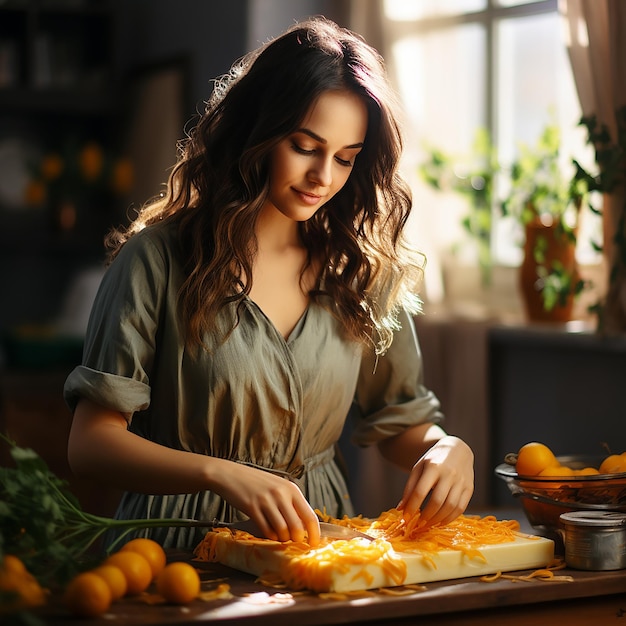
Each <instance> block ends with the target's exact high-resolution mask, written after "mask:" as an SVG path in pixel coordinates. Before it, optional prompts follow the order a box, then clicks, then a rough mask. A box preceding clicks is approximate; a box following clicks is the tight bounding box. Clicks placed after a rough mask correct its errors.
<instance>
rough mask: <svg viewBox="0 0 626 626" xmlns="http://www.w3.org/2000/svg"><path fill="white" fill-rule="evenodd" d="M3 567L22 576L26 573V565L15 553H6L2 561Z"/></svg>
mask: <svg viewBox="0 0 626 626" xmlns="http://www.w3.org/2000/svg"><path fill="white" fill-rule="evenodd" d="M2 569H3V570H4V571H6V572H11V573H13V574H18V575H20V576H22V575H24V574H26V571H27V570H26V566H25V565H24V563H22V561H21V560H20V559H18V558H17V557H16V556H15V555H13V554H5V555H4V559H3V561H2Z"/></svg>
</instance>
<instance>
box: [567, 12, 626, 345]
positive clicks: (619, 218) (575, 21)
mask: <svg viewBox="0 0 626 626" xmlns="http://www.w3.org/2000/svg"><path fill="white" fill-rule="evenodd" d="M559 10H560V12H561V14H562V15H563V17H564V19H565V24H566V32H567V35H568V51H569V56H570V60H571V64H572V69H573V72H574V80H575V81H576V88H577V91H578V97H579V100H580V104H581V107H582V110H583V114H584V115H586V116H588V115H595V116H596V117H597V119H598V122H599V123H600V124H604V125H606V127H607V128H608V130H609V132H610V134H611V137H613V138H614V139H615V138H616V137H617V135H618V133H619V132H621V133H625V132H626V128H623V127H622V128H621V129H620V128H618V119H617V116H616V111H617V110H618V109H619V108H621V107H625V106H626V2H624V1H623V0H560V2H559ZM622 168H623V171H622V175H621V184H620V185H619V186H618V187H617V188H616V189H615V190H614V191H613V192H612V193H610V194H605V196H604V203H603V214H604V215H603V220H604V253H605V259H606V262H607V266H608V267H609V268H615V274H614V276H613V278H612V279H610V280H609V284H608V288H607V296H606V306H605V316H604V317H605V319H604V330H605V331H606V332H608V333H621V332H624V331H626V259H624V254H625V252H626V251H624V250H622V251H621V253H620V250H618V249H617V247H616V246H615V245H614V241H615V236H616V234H621V237H622V240H624V237H626V232H624V230H625V229H626V226H625V223H626V190H625V188H624V187H625V184H624V181H625V178H626V159H624V158H622ZM620 229H621V233H618V230H620Z"/></svg>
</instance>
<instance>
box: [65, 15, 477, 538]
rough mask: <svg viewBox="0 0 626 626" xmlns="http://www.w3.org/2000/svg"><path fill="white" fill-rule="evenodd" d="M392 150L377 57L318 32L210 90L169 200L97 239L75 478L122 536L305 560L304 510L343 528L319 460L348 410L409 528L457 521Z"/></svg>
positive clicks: (329, 473)
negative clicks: (238, 526) (385, 470)
mask: <svg viewBox="0 0 626 626" xmlns="http://www.w3.org/2000/svg"><path fill="white" fill-rule="evenodd" d="M400 152H401V139H400V133H399V128H398V124H397V122H396V117H395V114H394V111H393V99H392V97H391V92H390V89H389V87H388V85H387V83H386V79H385V74H384V69H383V64H382V61H381V59H380V58H379V56H378V55H377V53H376V52H375V51H374V50H373V49H372V48H370V47H369V46H368V45H367V44H365V43H364V42H363V41H362V39H360V38H359V37H358V36H355V35H354V34H352V33H351V32H349V31H346V30H342V29H340V28H338V27H337V26H336V25H335V24H333V23H332V22H330V21H327V20H325V19H323V18H317V19H313V20H308V21H306V22H303V23H301V24H297V25H295V26H294V27H292V28H291V29H290V30H289V31H287V32H286V33H285V34H284V35H283V36H281V37H279V38H278V39H276V40H275V41H273V42H271V43H269V44H267V45H265V46H262V47H261V48H260V49H259V50H257V51H256V52H253V53H251V54H250V55H249V56H248V57H246V58H244V59H243V60H242V61H241V62H240V63H239V64H237V65H236V66H234V67H233V69H232V71H231V73H230V74H229V75H228V76H226V77H224V78H223V80H221V81H219V82H217V83H216V85H215V90H214V94H213V96H212V98H211V100H210V101H209V103H208V105H207V109H206V111H205V113H204V114H203V116H202V117H201V119H200V120H199V122H198V124H197V126H196V127H195V129H194V130H193V131H192V132H191V134H190V136H189V138H188V140H187V142H186V144H185V145H184V149H183V150H182V152H181V157H180V159H179V161H178V163H177V165H176V166H175V168H174V169H173V171H172V174H171V176H170V180H169V182H168V186H167V192H166V193H165V194H164V196H163V197H161V198H159V199H157V200H156V201H154V202H153V203H151V204H148V205H147V206H146V207H144V208H143V210H142V211H141V212H140V214H139V216H138V218H137V219H136V220H135V221H134V222H133V223H132V224H131V225H130V227H129V228H128V229H127V230H126V231H125V232H117V233H115V235H116V237H113V238H112V240H111V243H112V254H111V263H110V266H109V268H108V270H107V273H106V275H105V277H104V279H103V282H102V285H101V287H100V291H99V294H98V296H97V298H96V301H95V303H94V307H93V311H92V315H91V319H90V323H89V328H88V331H87V338H86V344H85V351H84V357H83V364H82V365H81V366H79V367H77V368H76V369H75V370H74V371H73V372H72V373H71V374H70V376H69V377H68V380H67V382H66V385H65V397H66V399H67V401H68V403H69V405H70V406H71V407H72V408H73V409H74V420H73V425H72V430H71V434H70V440H69V459H70V463H71V466H72V468H73V470H74V471H75V472H76V473H77V474H80V475H83V476H86V477H91V478H97V479H99V480H102V478H103V477H106V479H107V481H108V482H109V483H110V484H111V485H114V486H116V487H120V488H122V489H124V490H125V491H126V493H125V495H124V497H123V499H122V502H121V504H120V507H119V510H118V513H117V516H118V517H121V518H144V517H178V516H180V517H186V518H197V519H209V520H211V519H214V518H218V519H220V520H224V521H233V520H237V519H243V518H245V517H250V518H251V519H252V520H253V521H254V522H255V523H256V525H257V527H258V528H259V530H260V532H261V533H263V535H265V536H266V537H269V538H274V539H278V540H280V541H286V540H289V539H293V540H297V541H301V540H304V539H308V541H309V542H310V543H311V544H312V545H316V544H317V543H318V541H319V525H318V518H317V516H316V514H315V512H314V508H320V509H325V510H326V512H327V513H329V514H331V515H335V516H343V515H344V514H347V515H353V510H352V506H351V503H350V498H349V495H348V493H347V491H348V490H347V488H346V483H345V481H344V477H343V475H342V473H341V472H340V471H339V469H338V466H337V464H336V463H335V460H334V449H335V444H336V443H337V441H338V439H339V436H340V434H341V431H342V428H343V425H344V421H345V418H346V415H347V414H348V412H349V410H350V408H351V405H352V403H353V400H355V402H356V406H358V409H359V413H360V417H359V418H358V420H357V424H356V426H355V433H354V439H355V441H356V443H358V444H360V445H371V444H374V443H376V444H378V446H379V448H380V450H381V452H382V453H383V454H384V455H385V456H386V457H387V458H389V459H391V460H392V461H393V462H395V463H397V464H399V465H401V466H402V467H405V468H406V469H407V470H408V471H409V472H410V473H409V477H408V480H407V483H406V488H405V490H404V495H403V498H402V502H401V503H400V505H399V506H400V507H402V508H403V509H404V512H405V516H407V517H409V516H412V515H414V514H415V513H416V512H417V511H418V510H420V508H421V509H422V510H421V515H422V517H423V519H425V520H426V521H428V522H429V523H447V522H449V521H451V520H452V519H454V518H455V517H457V516H458V515H459V514H460V513H462V512H463V510H464V509H465V507H466V506H467V504H468V502H469V499H470V497H471V494H472V490H473V470H472V464H473V456H472V453H471V450H470V449H469V448H468V446H467V445H466V444H465V443H464V442H462V441H460V440H459V439H457V438H455V437H450V436H447V435H446V434H445V432H444V431H443V430H442V429H441V428H440V427H439V426H438V422H439V421H440V420H441V417H442V416H441V414H440V412H439V405H438V402H437V400H436V398H435V397H434V396H433V394H432V393H431V392H429V391H428V390H426V389H425V388H424V387H423V384H422V374H421V362H420V355H419V350H418V346H417V343H416V340H415V337H414V331H413V326H412V322H411V319H410V315H411V314H414V313H416V312H417V310H418V303H419V301H418V299H417V297H416V296H415V295H414V290H415V285H416V280H417V278H418V277H419V275H420V271H421V265H420V262H419V257H418V256H416V255H412V254H411V253H410V252H409V250H408V248H407V247H406V246H405V245H404V243H403V236H402V229H403V226H404V224H405V222H406V220H407V218H408V215H409V211H410V202H411V200H410V194H409V192H408V190H407V188H406V186H405V184H404V183H403V182H402V181H401V179H400V177H399V175H398V172H397V167H398V159H399V156H400ZM285 479H287V480H285ZM425 502H426V503H425ZM424 503H425V504H424ZM146 534H148V533H147V532H146ZM150 536H152V537H153V538H155V539H157V540H158V541H160V542H161V543H162V544H163V545H165V546H178V547H190V546H193V545H195V543H196V542H197V541H198V540H199V539H200V538H201V537H202V534H201V532H200V531H197V530H196V531H194V530H193V529H176V528H170V529H158V530H152V531H150Z"/></svg>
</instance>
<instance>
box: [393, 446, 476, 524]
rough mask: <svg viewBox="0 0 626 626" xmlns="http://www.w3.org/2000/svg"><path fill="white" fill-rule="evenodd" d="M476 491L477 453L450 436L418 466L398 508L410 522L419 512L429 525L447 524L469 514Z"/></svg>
mask: <svg viewBox="0 0 626 626" xmlns="http://www.w3.org/2000/svg"><path fill="white" fill-rule="evenodd" d="M473 492H474V454H473V453H472V450H471V448H470V447H469V446H468V445H467V444H466V443H465V442H464V441H462V440H461V439H459V438H458V437H453V436H449V435H447V436H444V437H443V438H441V439H440V440H439V441H437V442H435V443H434V444H433V445H432V447H431V448H429V449H428V451H427V452H426V453H425V454H424V455H423V456H422V457H421V458H420V459H419V460H418V461H417V463H415V465H414V466H413V468H412V470H411V473H410V475H409V478H408V480H407V482H406V485H405V487H404V493H403V495H402V500H401V501H400V503H399V504H398V508H399V509H401V510H402V511H403V512H404V516H405V518H406V519H410V518H411V517H412V516H413V515H415V514H416V513H417V512H418V511H419V512H420V519H421V520H423V521H424V522H426V523H427V524H428V525H429V526H432V525H433V524H442V525H445V524H448V523H449V522H451V521H453V520H455V519H456V518H457V517H458V516H459V515H461V514H462V513H463V512H464V511H465V509H466V508H467V505H468V504H469V501H470V499H471V497H472V494H473ZM424 503H425V504H424Z"/></svg>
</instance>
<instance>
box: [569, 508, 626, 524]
mask: <svg viewBox="0 0 626 626" xmlns="http://www.w3.org/2000/svg"><path fill="white" fill-rule="evenodd" d="M559 517H560V519H561V521H562V522H563V523H564V524H571V525H573V526H595V527H599V526H602V527H605V528H606V527H611V528H619V527H620V526H626V514H624V513H619V512H617V511H572V512H570V513H562V514H561V515H560V516H559Z"/></svg>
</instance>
